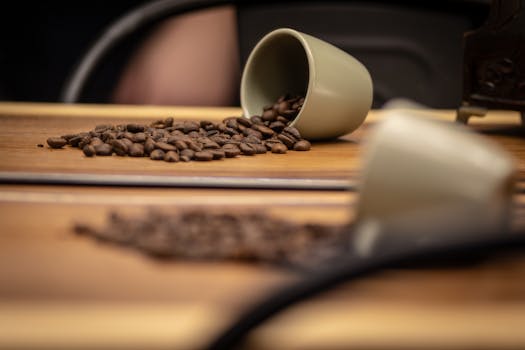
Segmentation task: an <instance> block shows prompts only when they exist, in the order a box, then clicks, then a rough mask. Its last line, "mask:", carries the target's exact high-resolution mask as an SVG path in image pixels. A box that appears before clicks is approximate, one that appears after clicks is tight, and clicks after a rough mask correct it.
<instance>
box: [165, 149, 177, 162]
mask: <svg viewBox="0 0 525 350" xmlns="http://www.w3.org/2000/svg"><path fill="white" fill-rule="evenodd" d="M164 161H166V162H169V163H175V162H178V161H179V154H178V153H177V152H175V151H168V152H166V154H165V155H164Z"/></svg>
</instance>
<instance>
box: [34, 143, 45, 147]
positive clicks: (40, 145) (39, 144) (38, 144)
mask: <svg viewBox="0 0 525 350" xmlns="http://www.w3.org/2000/svg"><path fill="white" fill-rule="evenodd" d="M36 146H37V147H40V148H42V147H44V145H43V144H41V143H37V144H36Z"/></svg>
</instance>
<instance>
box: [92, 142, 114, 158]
mask: <svg viewBox="0 0 525 350" xmlns="http://www.w3.org/2000/svg"><path fill="white" fill-rule="evenodd" d="M94 148H95V153H96V155H97V156H110V155H112V154H113V147H111V145H110V144H107V143H101V144H100V145H96V146H94Z"/></svg>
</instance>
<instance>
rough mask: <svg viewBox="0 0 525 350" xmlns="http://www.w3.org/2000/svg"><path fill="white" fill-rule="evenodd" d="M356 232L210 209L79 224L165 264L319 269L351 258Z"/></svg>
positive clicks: (77, 230) (117, 216)
mask: <svg viewBox="0 0 525 350" xmlns="http://www.w3.org/2000/svg"><path fill="white" fill-rule="evenodd" d="M145 227H147V229H144V228H145ZM350 228H351V227H350V225H349V224H341V225H338V226H335V225H334V226H332V225H321V224H314V223H305V224H299V223H296V222H292V221H288V220H284V219H280V218H276V217H274V216H272V215H269V214H266V213H265V212H261V211H257V212H255V211H247V210H237V211H219V210H217V209H215V210H210V209H209V208H206V209H193V210H179V211H177V210H175V211H174V210H169V211H167V210H166V211H162V210H160V209H151V210H149V211H147V212H146V213H144V214H143V215H140V214H139V215H137V214H135V215H133V216H129V217H127V216H124V215H122V214H119V213H116V212H112V213H110V214H109V215H108V219H107V223H106V224H105V226H104V227H101V228H97V227H94V226H92V225H87V224H85V223H78V224H76V225H75V227H74V232H75V233H76V234H79V235H85V236H92V237H94V238H97V239H100V240H101V241H104V242H111V243H116V244H119V245H122V246H123V247H127V248H134V249H138V250H139V251H141V252H143V253H146V254H149V255H151V256H156V257H159V258H160V257H162V258H164V259H168V258H173V259H183V258H187V259H193V260H194V259H201V260H204V259H208V260H209V259H211V260H217V259H222V260H232V259H234V260H241V261H245V262H261V263H272V264H279V265H281V266H294V267H301V268H319V267H321V266H325V265H326V266H328V264H334V263H335V261H336V259H338V258H340V257H342V256H346V255H348V249H349V245H348V244H346V243H345V242H347V241H348V240H349V232H350Z"/></svg>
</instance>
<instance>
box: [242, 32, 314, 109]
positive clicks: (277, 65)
mask: <svg viewBox="0 0 525 350" xmlns="http://www.w3.org/2000/svg"><path fill="white" fill-rule="evenodd" d="M309 81H310V63H309V57H308V53H307V50H306V49H305V46H304V45H303V43H302V42H301V40H300V38H298V37H296V36H294V35H293V33H290V32H288V31H281V32H274V33H272V34H270V35H268V36H267V37H265V38H263V39H262V40H261V41H260V42H259V44H258V45H257V46H256V48H255V49H254V50H253V51H252V54H251V55H250V57H249V58H248V61H247V63H246V66H245V69H244V73H243V77H242V82H241V104H242V106H243V109H244V111H243V112H244V114H245V116H246V117H250V116H252V115H260V114H261V113H262V110H263V107H265V106H271V105H272V104H273V103H274V102H275V101H276V100H277V99H278V98H279V97H280V96H282V95H284V94H287V93H290V94H292V95H301V96H304V97H305V98H307V92H308V84H309ZM305 103H306V102H305Z"/></svg>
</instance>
